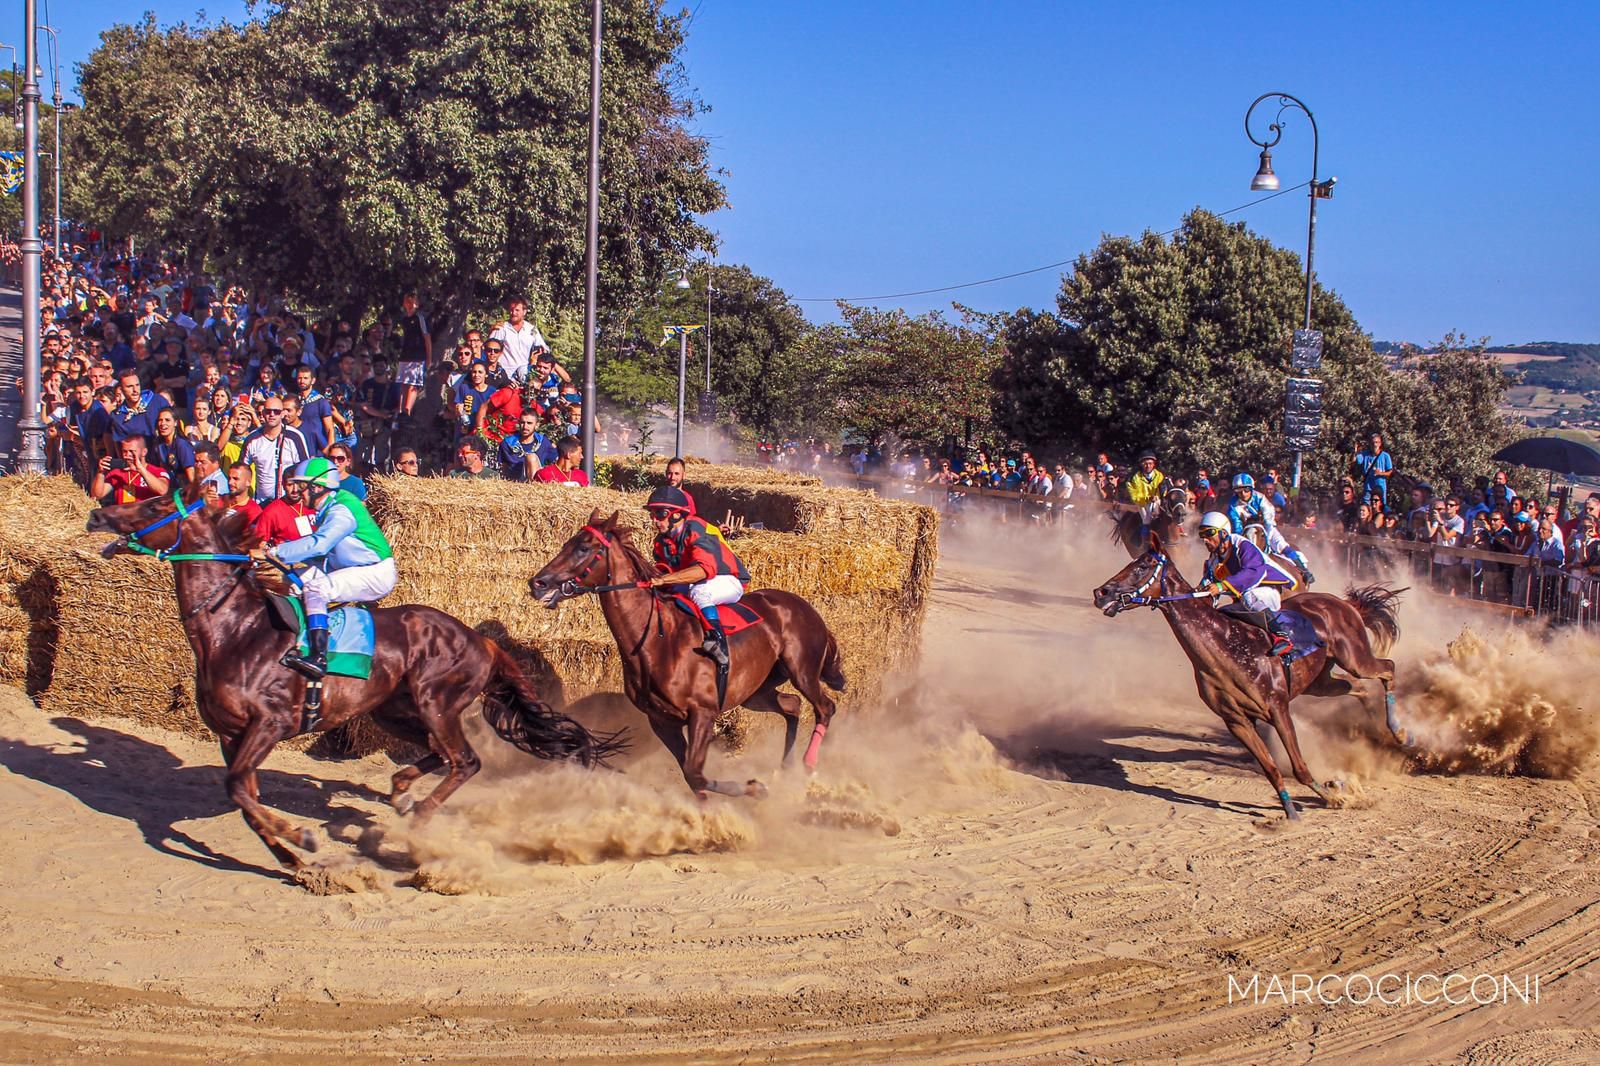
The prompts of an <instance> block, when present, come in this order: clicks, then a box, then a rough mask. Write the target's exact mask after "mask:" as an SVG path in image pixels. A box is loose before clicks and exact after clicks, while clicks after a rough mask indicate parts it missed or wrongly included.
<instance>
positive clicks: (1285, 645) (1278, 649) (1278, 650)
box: [1268, 633, 1294, 659]
mask: <svg viewBox="0 0 1600 1066" xmlns="http://www.w3.org/2000/svg"><path fill="white" fill-rule="evenodd" d="M1268 635H1269V636H1270V637H1272V654H1273V655H1274V656H1276V657H1277V658H1279V659H1282V658H1284V657H1285V656H1287V655H1289V654H1290V653H1291V652H1293V651H1294V641H1292V640H1290V639H1289V638H1288V637H1285V636H1281V635H1280V634H1277V633H1270V634H1268Z"/></svg>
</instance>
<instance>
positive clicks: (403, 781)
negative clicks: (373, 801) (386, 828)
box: [389, 751, 444, 814]
mask: <svg viewBox="0 0 1600 1066" xmlns="http://www.w3.org/2000/svg"><path fill="white" fill-rule="evenodd" d="M443 765H444V759H442V758H441V757H440V756H438V755H436V754H434V753H433V752H431V751H430V752H428V754H426V755H424V756H423V757H422V758H420V759H418V760H417V761H416V762H414V763H412V764H411V765H410V766H402V767H401V768H400V769H398V770H396V771H395V772H394V776H393V777H391V778H389V805H390V806H391V807H393V808H394V809H395V810H397V811H399V812H400V813H401V814H404V813H405V812H406V811H408V810H410V809H411V808H412V806H413V805H414V801H413V800H412V799H411V797H410V796H409V795H407V794H406V793H407V791H408V790H409V789H410V788H411V786H412V785H414V784H416V782H417V779H418V778H421V777H424V776H426V775H427V774H431V773H433V772H434V771H435V770H437V769H439V767H441V766H443Z"/></svg>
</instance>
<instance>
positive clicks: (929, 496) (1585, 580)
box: [844, 477, 1600, 633]
mask: <svg viewBox="0 0 1600 1066" xmlns="http://www.w3.org/2000/svg"><path fill="white" fill-rule="evenodd" d="M844 483H845V484H847V485H852V486H854V487H856V488H860V489H868V490H872V491H875V492H877V493H878V494H879V495H881V496H886V497H891V498H895V499H905V500H914V501H916V502H918V503H923V504H927V505H928V506H930V507H933V508H934V509H935V510H938V511H940V512H942V513H943V514H945V515H946V516H947V517H954V518H956V519H957V520H965V519H967V518H968V517H978V516H981V515H984V514H988V515H992V516H994V517H997V518H999V519H1000V520H1001V521H1002V522H1007V523H1010V522H1018V523H1025V524H1026V523H1037V524H1040V525H1050V526H1055V525H1064V526H1068V527H1070V526H1071V525H1074V524H1081V523H1082V522H1083V521H1084V520H1086V519H1092V518H1098V517H1099V516H1101V515H1103V514H1106V513H1108V512H1111V511H1133V510H1137V508H1135V507H1134V506H1133V505H1132V504H1126V503H1118V502H1113V501H1107V500H1100V499H1094V498H1092V497H1090V498H1084V494H1083V493H1076V494H1074V495H1073V496H1072V497H1070V498H1067V497H1060V496H1039V495H1035V494H1032V493H1026V492H1015V491H1011V490H1008V489H991V488H979V487H977V486H965V485H963V486H959V487H954V488H952V487H947V486H943V485H927V484H922V483H918V482H908V481H902V480H898V479H894V478H874V477H848V478H846V479H844ZM1282 531H1283V534H1284V536H1285V537H1286V538H1287V539H1289V540H1290V541H1291V542H1294V543H1296V544H1299V545H1301V546H1304V547H1308V548H1309V547H1310V546H1311V545H1313V544H1315V545H1317V548H1316V549H1315V550H1314V551H1313V555H1314V557H1318V558H1322V559H1331V558H1335V557H1338V558H1342V559H1343V560H1344V563H1345V568H1346V570H1347V571H1348V572H1349V574H1350V575H1351V577H1352V578H1353V579H1355V580H1358V581H1361V580H1392V581H1399V582H1401V583H1407V584H1412V585H1426V587H1428V588H1431V589H1432V590H1433V591H1434V592H1436V593H1438V594H1440V595H1443V596H1452V597H1455V598H1456V599H1458V600H1459V601H1460V603H1461V604H1462V606H1467V605H1470V609H1474V610H1485V611H1489V612H1493V613H1499V614H1506V615H1510V616H1512V617H1514V618H1524V619H1525V618H1544V619H1548V620H1549V621H1551V622H1552V623H1554V624H1557V625H1567V626H1577V627H1579V628H1582V629H1586V630H1592V631H1594V632H1597V633H1600V575H1597V574H1585V573H1578V572H1574V571H1571V570H1568V569H1565V568H1562V567H1555V566H1550V565H1548V564H1546V563H1543V562H1541V561H1540V560H1538V559H1535V558H1531V557H1529V556H1526V555H1514V554H1511V553H1508V552H1492V551H1483V550H1481V549H1478V548H1451V547H1444V546H1442V545H1436V544H1432V543H1430V542H1428V541H1411V540H1400V539H1395V538H1389V537H1366V536H1361V535H1359V534H1355V533H1345V532H1343V531H1342V530H1341V531H1338V532H1334V531H1330V530H1322V529H1302V528H1290V527H1282Z"/></svg>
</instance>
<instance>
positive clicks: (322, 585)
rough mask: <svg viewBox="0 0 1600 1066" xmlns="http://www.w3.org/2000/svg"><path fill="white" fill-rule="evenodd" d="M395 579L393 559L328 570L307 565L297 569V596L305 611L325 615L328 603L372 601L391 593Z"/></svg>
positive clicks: (397, 579) (398, 576) (398, 573)
mask: <svg viewBox="0 0 1600 1066" xmlns="http://www.w3.org/2000/svg"><path fill="white" fill-rule="evenodd" d="M399 581H400V572H399V571H398V570H396V569H395V566H394V560H393V559H383V560H381V561H379V562H376V563H373V564H372V565H371V566H346V567H344V568H342V569H339V570H331V571H330V570H322V569H319V568H318V567H315V566H308V567H306V568H305V569H304V570H301V571H300V583H301V586H302V587H301V593H300V596H301V600H302V602H303V603H304V605H305V609H306V614H308V615H311V614H327V613H328V604H330V603H375V602H377V601H378V600H381V599H383V598H384V597H385V596H387V595H389V593H391V592H393V591H394V587H395V585H397V584H398V583H399Z"/></svg>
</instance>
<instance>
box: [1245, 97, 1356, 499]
mask: <svg viewBox="0 0 1600 1066" xmlns="http://www.w3.org/2000/svg"><path fill="white" fill-rule="evenodd" d="M1263 100H1276V102H1277V105H1278V113H1277V114H1276V115H1275V116H1273V119H1272V122H1271V123H1270V124H1269V125H1268V126H1267V130H1268V136H1267V137H1266V138H1264V139H1259V140H1258V139H1257V138H1256V135H1255V134H1254V133H1252V132H1251V130H1250V116H1251V115H1253V114H1255V110H1256V108H1257V107H1258V106H1259V105H1260V104H1261V102H1262V101H1263ZM1291 108H1299V110H1300V111H1301V112H1302V113H1304V115H1305V116H1306V119H1307V121H1309V122H1310V123H1311V184H1310V195H1309V197H1308V199H1309V200H1310V203H1311V210H1310V218H1309V221H1308V223H1307V225H1306V309H1305V325H1304V327H1303V328H1304V329H1305V330H1306V331H1307V332H1308V333H1309V331H1310V330H1311V292H1312V287H1313V282H1314V278H1315V274H1314V272H1313V266H1312V263H1313V257H1314V256H1315V254H1316V248H1317V201H1318V200H1327V199H1330V198H1332V196H1333V185H1334V182H1336V181H1338V180H1339V179H1338V178H1329V179H1328V180H1327V181H1318V180H1317V164H1318V157H1319V156H1320V154H1321V141H1320V138H1319V136H1318V133H1317V120H1316V117H1315V116H1313V115H1312V114H1311V109H1310V108H1309V107H1307V106H1306V105H1305V104H1304V103H1303V102H1301V101H1300V100H1299V99H1298V98H1297V97H1294V96H1291V95H1289V94H1288V93H1283V92H1271V93H1262V94H1261V95H1260V96H1258V97H1256V98H1255V99H1254V100H1253V101H1251V103H1250V106H1249V107H1248V108H1247V109H1245V113H1244V135H1245V136H1246V137H1248V138H1250V143H1251V144H1254V145H1256V146H1257V147H1259V148H1260V149H1261V162H1260V165H1259V166H1258V167H1257V168H1256V176H1255V177H1254V178H1252V179H1251V181H1250V188H1251V189H1252V190H1253V191H1255V192H1275V191H1277V189H1278V186H1279V184H1280V183H1279V181H1278V175H1276V174H1274V173H1273V171H1272V149H1273V147H1274V146H1276V145H1277V143H1278V141H1279V140H1281V139H1282V138H1283V113H1284V112H1285V111H1288V110H1290V109H1291ZM1317 341H1318V351H1319V358H1320V341H1321V338H1320V337H1318V338H1317ZM1285 428H1286V429H1287V427H1285ZM1301 457H1302V453H1301V449H1299V448H1296V449H1295V453H1294V487H1295V488H1296V489H1297V490H1298V489H1299V488H1300V460H1301Z"/></svg>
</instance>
